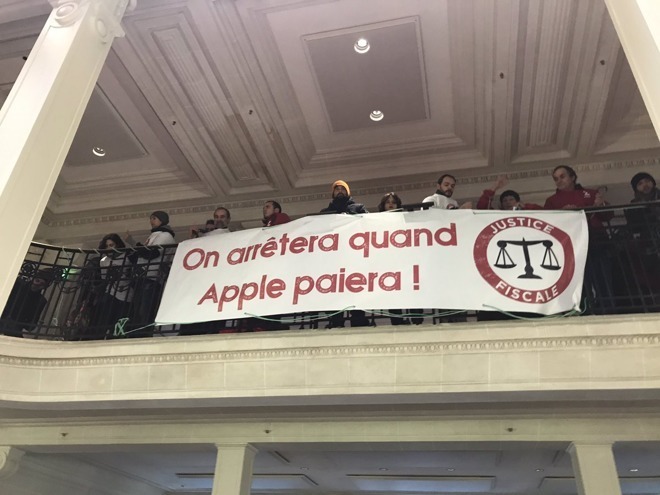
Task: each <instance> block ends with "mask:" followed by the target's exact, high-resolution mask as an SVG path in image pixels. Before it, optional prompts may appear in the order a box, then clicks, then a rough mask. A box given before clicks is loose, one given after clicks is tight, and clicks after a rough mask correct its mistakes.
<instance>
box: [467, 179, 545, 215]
mask: <svg viewBox="0 0 660 495" xmlns="http://www.w3.org/2000/svg"><path fill="white" fill-rule="evenodd" d="M508 182H509V180H508V179H507V178H506V176H504V175H500V176H499V177H498V178H497V180H496V181H495V183H494V184H493V186H492V187H491V188H490V189H484V191H483V193H482V194H481V197H480V198H479V201H477V210H497V209H499V210H542V209H543V207H542V206H541V205H537V204H535V203H522V202H521V201H520V195H519V194H518V193H517V192H516V191H513V190H511V189H508V190H506V191H504V192H503V193H502V194H500V198H499V205H494V204H493V199H494V197H495V193H496V192H497V191H498V190H499V189H502V188H503V187H504V186H506V185H507V184H508Z"/></svg>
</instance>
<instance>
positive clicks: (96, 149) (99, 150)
mask: <svg viewBox="0 0 660 495" xmlns="http://www.w3.org/2000/svg"><path fill="white" fill-rule="evenodd" d="M92 153H94V154H95V155H96V156H105V150H104V149H103V148H99V147H98V146H94V147H93V148H92Z"/></svg>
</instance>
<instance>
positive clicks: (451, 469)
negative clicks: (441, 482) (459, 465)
mask: <svg viewBox="0 0 660 495" xmlns="http://www.w3.org/2000/svg"><path fill="white" fill-rule="evenodd" d="M447 471H449V472H453V471H456V468H447Z"/></svg>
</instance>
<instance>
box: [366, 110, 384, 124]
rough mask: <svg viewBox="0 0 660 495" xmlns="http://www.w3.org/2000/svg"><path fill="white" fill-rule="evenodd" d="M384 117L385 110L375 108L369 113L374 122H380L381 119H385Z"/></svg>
mask: <svg viewBox="0 0 660 495" xmlns="http://www.w3.org/2000/svg"><path fill="white" fill-rule="evenodd" d="M383 117H385V115H383V112H381V111H380V110H374V111H373V112H371V113H370V114H369V118H370V119H371V120H373V121H374V122H380V121H381V120H383Z"/></svg>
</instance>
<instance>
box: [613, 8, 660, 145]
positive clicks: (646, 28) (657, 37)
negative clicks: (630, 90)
mask: <svg viewBox="0 0 660 495" xmlns="http://www.w3.org/2000/svg"><path fill="white" fill-rule="evenodd" d="M605 4H606V5H607V10H608V11H609V12H610V17H611V18H612V21H613V22H614V27H615V28H616V32H617V33H618V35H619V40H620V41H621V44H622V45H623V50H624V52H625V53H626V57H627V58H628V63H629V64H630V67H631V69H632V72H633V74H634V76H635V80H636V81H637V86H638V87H639V90H640V91H641V93H642V98H644V103H645V104H646V108H647V110H648V112H649V115H650V116H651V121H652V122H653V127H655V132H656V134H658V137H659V138H660V84H659V81H660V2H659V1H658V0H605Z"/></svg>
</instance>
